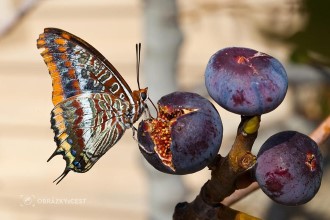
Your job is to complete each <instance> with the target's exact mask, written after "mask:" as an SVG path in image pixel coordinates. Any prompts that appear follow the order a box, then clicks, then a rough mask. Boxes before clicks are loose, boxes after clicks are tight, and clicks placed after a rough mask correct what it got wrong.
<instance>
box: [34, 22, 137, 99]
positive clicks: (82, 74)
mask: <svg viewBox="0 0 330 220" xmlns="http://www.w3.org/2000/svg"><path fill="white" fill-rule="evenodd" d="M37 47H38V48H44V51H43V52H42V53H41V55H42V57H43V58H44V61H45V63H46V65H47V67H48V70H49V73H50V75H51V77H52V83H53V104H54V105H56V104H58V103H59V102H61V101H64V100H65V99H67V98H69V97H72V96H75V95H78V94H82V93H85V92H94V93H96V92H109V93H111V94H113V95H115V96H117V97H119V98H121V99H122V100H129V102H130V103H133V100H132V97H131V93H132V91H131V89H130V88H129V86H128V85H127V83H126V82H125V80H124V79H123V78H122V76H121V75H120V74H119V72H118V71H117V70H116V69H115V68H114V67H113V66H112V65H111V63H110V62H109V61H108V60H107V59H106V58H105V57H104V56H103V55H102V54H101V53H100V52H98V51H97V50H96V49H95V48H94V47H93V46H91V45H90V44H88V43H87V42H85V41H84V40H82V39H80V38H79V37H77V36H75V35H73V34H71V33H68V32H66V31H63V30H60V29H56V28H46V29H45V30H44V33H42V34H40V36H39V39H38V40H37Z"/></svg>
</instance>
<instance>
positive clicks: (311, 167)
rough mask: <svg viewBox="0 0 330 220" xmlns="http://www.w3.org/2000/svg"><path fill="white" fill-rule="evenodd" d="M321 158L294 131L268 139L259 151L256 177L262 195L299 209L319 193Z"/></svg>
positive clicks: (306, 139) (304, 137) (308, 141)
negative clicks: (297, 206)
mask: <svg viewBox="0 0 330 220" xmlns="http://www.w3.org/2000/svg"><path fill="white" fill-rule="evenodd" d="M322 161H323V159H322V155H321V152H320V150H319V148H318V146H317V144H316V143H315V141H313V140H312V139H311V138H310V137H308V136H307V135H304V134H302V133H299V132H296V131H283V132H280V133H277V134H275V135H273V136H271V137H270V138H269V139H268V140H266V142H265V143H264V144H263V145H262V147H261V148H260V151H259V153H258V155H257V163H256V166H255V177H256V180H257V182H258V183H259V186H260V188H261V189H262V190H263V192H264V193H265V194H266V195H267V196H268V197H270V198H271V199H272V200H274V201H275V202H278V203H280V204H283V205H290V206H293V205H301V204H304V203H306V202H308V201H310V200H311V199H312V198H313V197H314V196H315V194H316V193H317V192H318V190H319V188H320V185H321V180H322V173H323V168H322Z"/></svg>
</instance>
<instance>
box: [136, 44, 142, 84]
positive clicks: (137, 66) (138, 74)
mask: <svg viewBox="0 0 330 220" xmlns="http://www.w3.org/2000/svg"><path fill="white" fill-rule="evenodd" d="M135 50H136V75H137V77H136V78H137V84H138V88H139V89H141V88H140V63H141V43H138V44H136V45H135Z"/></svg>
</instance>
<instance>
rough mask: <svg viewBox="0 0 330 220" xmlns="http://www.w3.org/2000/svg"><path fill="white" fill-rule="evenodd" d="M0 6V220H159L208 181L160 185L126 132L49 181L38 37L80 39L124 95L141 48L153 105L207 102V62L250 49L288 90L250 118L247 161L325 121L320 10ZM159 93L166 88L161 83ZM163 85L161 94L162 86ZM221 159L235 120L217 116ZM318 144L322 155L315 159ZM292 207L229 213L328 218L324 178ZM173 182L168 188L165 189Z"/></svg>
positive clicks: (40, 0)
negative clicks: (176, 99) (170, 100)
mask: <svg viewBox="0 0 330 220" xmlns="http://www.w3.org/2000/svg"><path fill="white" fill-rule="evenodd" d="M165 2H167V3H164V1H161V0H144V1H138V0H121V1H113V0H95V1H88V0H70V1H67V0H56V1H55V0H1V1H0V106H1V108H0V219H24V220H29V219H33V220H35V219H43V220H51V219H63V220H65V219H70V220H74V219H79V220H82V219H86V220H87V219H123V220H126V219H138V220H139V219H141V220H142V219H153V220H160V219H170V216H171V213H172V212H173V210H174V207H175V205H176V204H177V203H178V202H182V201H185V200H187V201H191V200H192V199H194V197H195V196H196V195H197V194H198V192H199V190H200V187H201V186H202V185H203V184H204V183H205V182H206V181H207V179H208V178H209V177H210V174H209V171H208V170H207V169H204V170H203V171H201V172H198V173H195V174H191V175H187V176H184V177H170V176H168V175H166V174H161V173H159V172H158V171H153V169H150V167H148V166H147V165H146V164H145V162H143V159H142V156H141V154H140V152H139V149H138V146H137V143H136V142H135V141H134V140H133V138H132V131H131V130H128V131H126V133H125V135H124V136H123V138H122V139H121V140H120V141H119V142H118V143H117V144H116V145H115V146H114V147H113V148H112V149H111V150H110V151H109V152H108V153H107V154H106V155H105V156H104V157H103V158H102V159H101V160H100V161H99V162H98V163H97V164H96V165H95V166H94V168H93V169H92V170H91V171H89V172H87V173H84V174H77V173H73V172H71V173H70V174H69V175H68V176H67V177H66V178H65V179H64V180H63V181H62V182H61V183H60V184H59V185H55V184H53V183H52V181H53V180H54V179H55V178H56V177H57V176H59V175H60V174H61V172H62V171H63V169H64V166H65V162H64V161H63V159H62V158H61V157H60V156H59V157H55V158H54V159H53V160H52V161H51V162H49V163H47V162H46V160H47V159H48V158H49V156H50V155H51V153H52V152H53V151H54V149H55V143H54V142H53V132H52V130H51V129H50V122H49V119H50V111H51V109H52V108H53V106H52V102H51V91H52V87H51V79H50V76H49V75H48V70H47V68H46V66H45V64H44V62H43V60H42V58H41V56H40V55H39V53H40V51H38V50H37V48H36V39H37V38H38V35H39V34H40V33H42V32H43V29H44V28H45V27H57V28H61V29H64V30H67V31H69V32H71V33H73V34H75V35H78V36H79V37H81V38H83V39H84V40H86V41H87V42H89V43H90V44H91V45H93V46H94V47H95V48H97V49H98V50H99V51H100V52H101V53H102V54H103V55H104V56H105V57H107V58H108V60H109V61H110V62H111V63H112V64H113V65H114V66H115V67H116V68H117V70H119V72H120V73H121V74H122V76H123V77H124V78H125V79H126V80H127V82H128V84H129V85H130V86H131V88H132V89H137V85H136V70H135V65H136V59H135V43H137V42H142V62H143V66H142V71H141V77H142V85H144V86H148V87H149V89H150V96H151V98H152V99H153V100H154V101H155V102H156V101H157V100H158V98H159V97H161V96H162V95H165V94H167V93H169V92H171V91H174V90H185V91H190V92H197V93H200V94H201V95H203V96H205V97H208V95H207V92H206V89H205V88H204V70H205V67H206V64H207V62H208V59H209V58H210V57H211V55H212V54H214V53H215V52H216V51H218V50H219V49H222V48H224V47H229V46H241V47H249V48H253V49H256V50H259V51H262V52H265V53H268V54H270V55H272V56H274V57H276V58H277V59H279V60H280V61H281V62H282V63H283V64H284V65H285V67H286V69H287V72H288V76H289V80H290V86H289V91H288V94H287V96H286V98H285V100H284V102H283V103H282V105H281V106H280V107H279V108H277V109H276V110H275V111H273V112H271V113H268V114H266V115H264V116H263V117H262V123H261V129H260V132H259V134H260V135H259V137H258V141H257V142H256V143H255V146H254V151H255V152H257V150H258V148H259V147H260V145H261V144H262V143H263V142H264V141H265V140H266V139H267V138H268V137H269V136H271V135H272V134H274V133H276V132H278V131H282V130H290V129H291V130H297V131H300V132H303V133H306V134H308V133H310V132H311V131H312V130H313V129H314V128H315V127H316V126H317V124H318V123H319V122H320V121H321V120H322V119H323V118H324V117H326V116H327V115H328V114H329V112H330V90H329V81H330V72H329V66H330V62H329V57H330V44H329V39H330V17H329V13H328V11H329V9H330V3H328V1H321V0H315V1H303V0H278V1H262V0H254V1H249V0H246V1H243V0H237V1H229V0H218V1H216V0H203V1H202V0H193V1H183V0H178V1H173V0H171V1H170V0H169V1H165ZM164 82H166V83H164ZM164 85H165V86H164ZM217 108H218V110H219V112H220V115H221V117H222V120H223V125H224V139H223V144H222V147H221V151H220V153H221V154H222V155H225V154H226V153H227V152H228V150H229V148H230V146H231V144H232V142H233V138H234V136H235V132H236V128H237V125H238V123H239V121H240V117H239V116H237V115H234V114H231V113H229V112H227V111H225V110H223V109H221V108H220V107H217ZM328 148H329V144H325V146H322V151H323V153H324V157H325V158H327V150H328ZM327 161H328V160H325V164H324V167H325V173H324V176H323V182H322V185H321V189H320V191H319V193H318V194H317V195H316V196H315V198H314V199H313V200H312V201H311V202H310V203H308V204H307V205H304V206H301V207H294V208H292V207H289V208H286V207H284V206H279V205H276V204H274V203H273V202H272V201H271V200H270V199H268V197H266V195H264V194H263V193H262V192H261V191H256V192H255V193H253V194H251V195H250V196H248V197H247V198H245V199H243V200H241V201H240V202H238V203H236V204H235V205H234V206H233V207H234V208H237V209H239V210H241V211H244V212H247V213H249V214H252V215H254V216H257V217H260V218H262V219H295V220H296V219H318V220H319V219H330V211H329V208H328V206H329V204H330V202H329V195H330V190H329V187H328V185H329V183H330V175H329V172H328V169H327V164H328V162H327ZM172 178H173V179H172Z"/></svg>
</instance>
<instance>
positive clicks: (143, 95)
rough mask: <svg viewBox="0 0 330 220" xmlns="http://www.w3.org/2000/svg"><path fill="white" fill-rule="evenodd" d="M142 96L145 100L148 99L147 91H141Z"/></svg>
mask: <svg viewBox="0 0 330 220" xmlns="http://www.w3.org/2000/svg"><path fill="white" fill-rule="evenodd" d="M140 97H141V99H142V100H143V101H144V100H146V99H147V93H145V92H141V93H140Z"/></svg>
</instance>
